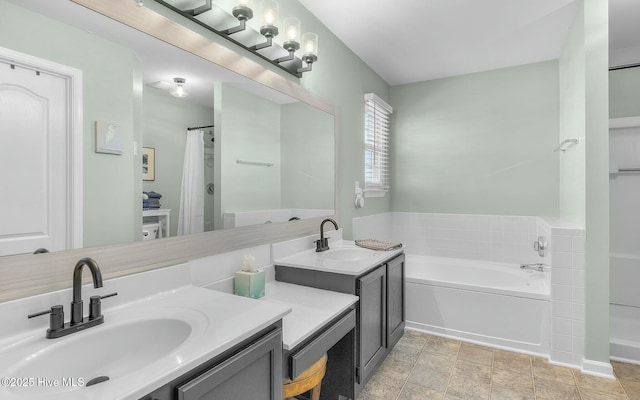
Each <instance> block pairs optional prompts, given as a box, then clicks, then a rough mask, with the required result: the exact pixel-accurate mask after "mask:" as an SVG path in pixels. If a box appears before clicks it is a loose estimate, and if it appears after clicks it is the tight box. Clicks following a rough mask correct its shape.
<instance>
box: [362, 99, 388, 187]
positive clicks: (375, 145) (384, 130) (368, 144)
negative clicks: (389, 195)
mask: <svg viewBox="0 0 640 400" xmlns="http://www.w3.org/2000/svg"><path fill="white" fill-rule="evenodd" d="M364 104H365V105H364V110H365V111H364V143H365V146H364V181H365V185H364V187H365V193H367V196H368V197H370V196H371V195H373V196H375V195H376V192H377V193H378V195H379V196H384V193H385V192H386V191H388V190H389V120H390V118H391V113H393V108H392V107H391V106H390V105H389V104H387V103H386V102H385V101H384V100H382V99H381V98H379V97H378V96H376V95H375V94H373V93H366V94H365V95H364Z"/></svg>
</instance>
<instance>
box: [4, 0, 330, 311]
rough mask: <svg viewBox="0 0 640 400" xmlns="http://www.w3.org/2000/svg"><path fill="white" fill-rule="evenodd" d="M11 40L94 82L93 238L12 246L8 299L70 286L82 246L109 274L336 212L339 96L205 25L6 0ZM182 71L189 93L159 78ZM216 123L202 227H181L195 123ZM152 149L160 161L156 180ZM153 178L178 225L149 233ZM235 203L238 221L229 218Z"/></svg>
mask: <svg viewBox="0 0 640 400" xmlns="http://www.w3.org/2000/svg"><path fill="white" fill-rule="evenodd" d="M145 3H147V2H145ZM149 3H151V4H149V5H153V4H154V3H155V2H149ZM156 5H157V4H156ZM85 7H87V8H85ZM158 7H160V6H158ZM165 11H170V10H165ZM107 16H108V17H107ZM0 47H3V48H5V49H9V50H10V51H15V52H20V53H25V54H28V55H31V56H33V57H37V58H39V59H44V60H50V61H51V62H54V63H58V64H63V65H68V66H70V67H72V68H75V69H77V70H79V71H81V73H82V83H83V86H82V91H81V93H82V96H81V97H82V113H81V115H82V123H81V129H80V131H81V132H82V135H83V144H82V155H81V156H82V158H81V159H82V164H83V168H82V171H81V172H82V174H81V181H82V185H83V188H82V198H83V201H82V208H83V210H82V217H83V218H82V219H83V222H82V242H83V245H82V247H81V248H75V249H71V250H65V251H52V252H51V253H49V254H37V255H32V254H30V250H31V249H29V251H18V252H14V253H11V252H8V253H4V254H2V256H1V257H0V275H2V276H3V279H2V282H0V301H5V300H8V299H13V298H17V297H23V296H27V295H32V294H36V293H43V292H46V291H51V290H54V289H57V288H63V287H69V286H70V283H71V279H70V277H71V275H70V271H72V269H73V265H74V263H75V262H76V261H77V260H78V259H79V258H80V257H85V256H90V257H93V258H94V259H96V261H98V263H99V264H100V268H101V269H102V271H103V275H104V276H105V278H110V277H115V276H121V275H126V274H130V273H136V272H140V271H144V270H148V269H152V268H158V267H162V266H166V265H171V264H175V263H176V262H180V261H185V260H189V259H193V258H198V257H204V256H207V255H211V254H217V253H221V252H226V251H230V250H234V249H240V248H245V247H248V246H253V245H258V244H266V243H270V242H273V241H278V240H284V239H287V238H291V237H296V236H300V235H302V234H309V233H312V232H316V231H317V230H318V227H319V222H320V221H321V219H322V218H324V217H326V216H334V217H335V218H338V214H339V210H338V208H337V204H338V202H337V201H336V198H337V195H338V194H337V193H336V190H335V187H336V185H335V176H336V167H335V165H336V159H337V157H336V153H335V152H336V142H337V139H336V135H337V134H338V132H337V127H339V126H340V123H339V110H338V109H337V108H335V107H334V106H333V105H332V104H330V103H328V102H326V101H325V100H322V99H320V98H318V97H317V96H315V95H313V94H311V93H310V92H308V91H307V90H305V89H304V88H303V87H302V86H300V85H299V84H298V83H296V82H294V81H293V80H292V79H291V77H288V78H285V77H283V75H282V73H279V72H274V71H273V70H270V69H269V68H265V66H264V65H262V64H260V62H259V61H256V60H252V59H250V57H249V58H247V56H246V55H244V54H242V52H238V51H235V50H233V49H230V48H228V47H225V46H221V45H220V44H219V43H216V41H215V40H213V39H210V38H208V37H206V35H205V34H203V33H202V32H197V29H193V28H192V27H185V25H183V24H182V22H180V23H177V22H176V21H175V20H173V18H168V17H167V16H166V15H163V14H162V13H161V12H159V11H158V10H157V9H154V8H152V7H148V6H147V4H145V6H144V7H137V6H136V2H134V1H132V0H112V1H108V2H105V1H102V0H73V1H67V0H50V1H41V0H0ZM151 66H153V68H151ZM16 69H18V68H16ZM32 72H35V71H32ZM177 77H178V78H184V79H186V81H187V82H186V84H187V85H188V89H189V90H190V94H189V96H188V97H186V98H176V97H172V96H170V95H169V93H168V92H169V91H168V90H166V89H163V87H165V86H164V85H163V84H162V83H158V82H166V83H169V84H171V83H172V80H173V78H177ZM98 122H100V123H102V124H103V125H102V126H103V128H104V124H106V126H107V128H109V127H110V126H115V127H117V133H118V135H119V136H118V137H119V140H121V142H122V146H121V147H120V154H110V153H108V152H107V153H105V152H96V136H95V135H96V131H97V129H96V128H97V125H98V124H97V123H98ZM209 125H214V127H212V128H211V127H207V128H204V129H203V132H202V136H203V138H204V142H203V147H204V150H203V156H202V157H203V158H202V159H201V160H200V161H201V162H202V164H203V167H204V168H205V170H204V173H203V174H204V178H203V184H204V185H205V186H204V188H203V189H204V196H205V197H206V198H207V200H209V201H210V202H209V203H207V204H206V205H205V207H208V208H207V209H206V210H205V212H206V213H207V214H206V215H205V218H206V220H205V221H204V224H205V228H204V229H205V232H203V233H197V234H189V235H178V236H174V235H176V234H177V226H178V219H179V218H178V212H179V208H180V204H179V201H180V200H179V198H180V190H181V189H180V186H181V182H182V173H183V166H184V159H185V148H186V143H187V141H186V137H187V129H188V128H190V127H202V126H209ZM106 131H107V133H108V134H110V133H109V132H110V131H109V129H107V130H106ZM103 133H104V132H103ZM111 133H113V132H111ZM212 139H213V140H212ZM150 149H153V150H154V151H153V152H151V151H150ZM147 151H149V153H148V155H147V157H149V156H150V155H151V156H154V161H155V162H154V163H153V168H151V171H150V170H149V169H147V171H146V178H148V179H149V180H146V181H145V180H143V179H144V178H145V176H143V166H142V158H143V157H142V156H143V152H147ZM238 161H240V162H238ZM150 164H151V163H150ZM150 166H151V165H149V166H148V168H150ZM207 168H210V170H207ZM150 172H153V174H151V173H150ZM9 173H11V171H6V170H5V171H3V172H2V174H9ZM210 183H212V184H213V185H211V186H209V184H210ZM24 185H25V186H24V187H25V188H26V187H27V186H26V185H29V182H28V180H26V181H25V182H24ZM208 187H210V188H211V189H212V190H211V191H212V192H213V195H211V194H209V193H208V190H207V188H208ZM151 191H153V192H156V193H160V194H161V195H162V197H161V198H160V201H159V202H160V204H161V208H162V209H171V210H172V211H171V217H170V221H171V228H170V232H169V235H170V237H168V238H162V239H157V240H149V241H143V240H142V237H143V221H144V220H143V218H144V217H143V207H142V205H143V203H142V200H143V198H142V193H143V192H151ZM67 208H69V204H67ZM21 212H29V211H28V210H24V211H21ZM225 217H226V219H227V226H237V227H235V228H230V229H225ZM298 218H299V219H298ZM290 219H292V220H291V221H289V220H290ZM151 220H152V221H154V219H153V218H151ZM234 224H235V225H234ZM52 250H57V249H52Z"/></svg>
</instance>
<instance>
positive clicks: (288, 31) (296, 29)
mask: <svg viewBox="0 0 640 400" xmlns="http://www.w3.org/2000/svg"><path fill="white" fill-rule="evenodd" d="M282 25H283V26H284V40H285V41H287V42H298V43H300V20H299V19H298V18H296V17H287V18H285V19H284V21H283V23H282Z"/></svg>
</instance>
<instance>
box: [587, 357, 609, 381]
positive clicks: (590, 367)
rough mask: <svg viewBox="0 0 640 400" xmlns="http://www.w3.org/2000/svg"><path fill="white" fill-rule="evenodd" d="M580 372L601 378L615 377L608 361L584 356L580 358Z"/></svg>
mask: <svg viewBox="0 0 640 400" xmlns="http://www.w3.org/2000/svg"><path fill="white" fill-rule="evenodd" d="M582 373H583V374H586V375H593V376H599V377H601V378H607V379H616V377H615V376H614V375H613V367H612V366H611V363H609V362H601V361H593V360H587V359H586V358H585V359H583V360H582Z"/></svg>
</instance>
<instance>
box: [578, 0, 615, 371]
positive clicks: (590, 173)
mask: <svg viewBox="0 0 640 400" xmlns="http://www.w3.org/2000/svg"><path fill="white" fill-rule="evenodd" d="M583 3H584V31H585V35H584V44H585V105H586V109H585V114H586V124H585V127H586V129H585V137H586V141H585V167H586V168H585V177H586V182H585V193H586V202H585V211H586V213H585V229H586V237H585V239H586V251H585V260H586V266H585V270H586V287H585V288H586V294H587V296H586V316H585V323H586V338H585V359H587V360H593V361H597V362H603V363H608V362H609V337H610V335H609V75H608V68H609V43H608V40H609V12H608V11H609V8H608V5H609V4H608V1H607V0H584V2H583Z"/></svg>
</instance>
